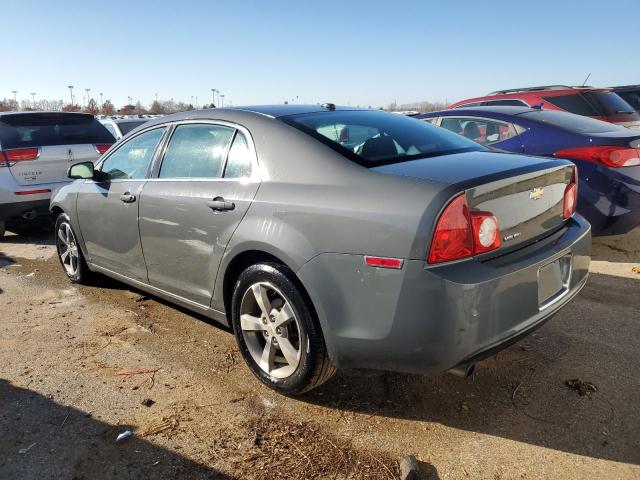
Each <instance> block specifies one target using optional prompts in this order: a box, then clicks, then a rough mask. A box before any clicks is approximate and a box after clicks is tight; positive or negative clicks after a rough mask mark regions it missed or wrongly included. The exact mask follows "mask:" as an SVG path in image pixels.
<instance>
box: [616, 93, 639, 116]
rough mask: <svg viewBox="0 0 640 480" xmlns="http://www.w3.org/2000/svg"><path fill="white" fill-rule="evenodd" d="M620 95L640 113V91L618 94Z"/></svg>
mask: <svg viewBox="0 0 640 480" xmlns="http://www.w3.org/2000/svg"><path fill="white" fill-rule="evenodd" d="M616 93H617V94H618V95H620V96H621V97H622V98H623V99H624V100H625V101H626V102H627V103H628V104H629V105H631V106H632V107H633V108H635V109H636V111H638V112H640V89H638V90H631V91H628V92H616Z"/></svg>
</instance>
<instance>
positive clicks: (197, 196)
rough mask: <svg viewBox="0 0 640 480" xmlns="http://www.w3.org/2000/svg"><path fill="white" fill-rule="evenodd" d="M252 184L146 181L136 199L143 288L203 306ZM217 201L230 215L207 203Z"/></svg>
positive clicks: (250, 195) (252, 192)
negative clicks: (229, 205)
mask: <svg viewBox="0 0 640 480" xmlns="http://www.w3.org/2000/svg"><path fill="white" fill-rule="evenodd" d="M259 185H260V183H259V182H257V181H253V182H251V181H249V182H240V181H237V180H224V179H220V180H213V181H209V180H201V181H198V180H194V181H188V180H185V181H181V180H157V179H155V180H150V181H149V182H147V183H146V185H145V186H144V189H143V194H142V196H141V198H140V238H141V239H142V248H143V250H144V259H145V262H146V265H147V272H148V278H149V284H150V285H152V286H154V287H157V288H160V289H163V290H172V289H173V291H174V292H175V293H176V294H177V295H180V296H182V297H184V298H186V299H188V300H191V301H194V302H196V303H199V304H201V305H205V306H208V305H209V304H210V302H211V295H212V294H213V285H214V283H215V280H216V274H217V271H218V266H219V264H220V259H221V257H222V254H223V253H224V250H225V248H226V246H227V243H228V242H229V239H230V238H231V236H232V235H233V232H234V231H235V229H236V228H237V226H238V224H239V223H240V221H241V220H242V218H243V217H244V215H245V213H246V212H247V210H248V208H249V205H250V204H251V201H252V200H253V197H254V196H255V194H256V192H257V191H258V187H259ZM217 197H222V198H224V200H225V201H228V202H233V204H234V209H233V210H230V211H214V210H212V209H211V208H210V207H209V206H208V205H207V202H208V201H210V200H213V199H214V198H217ZM170 203H171V204H174V205H175V208H174V209H169V208H167V205H168V204H170Z"/></svg>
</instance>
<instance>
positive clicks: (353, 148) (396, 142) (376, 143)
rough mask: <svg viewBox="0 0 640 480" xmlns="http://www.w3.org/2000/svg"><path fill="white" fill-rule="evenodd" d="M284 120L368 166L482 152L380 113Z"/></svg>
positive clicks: (315, 115) (427, 127) (328, 114)
mask: <svg viewBox="0 0 640 480" xmlns="http://www.w3.org/2000/svg"><path fill="white" fill-rule="evenodd" d="M281 120H282V121H284V122H285V123H288V124H289V125H291V126H293V127H295V128H298V129H299V130H301V131H303V132H305V133H307V134H308V135H310V136H312V137H314V138H316V139H317V140H319V141H321V142H322V143H324V144H326V145H328V146H329V147H331V148H333V149H334V150H336V151H338V152H339V153H341V154H342V155H344V156H345V157H347V158H349V159H350V160H353V161H354V162H356V163H359V164H360V165H363V166H365V167H374V166H377V165H383V164H389V163H397V162H403V161H408V160H413V159H418V158H426V157H434V156H438V155H446V154H449V153H458V152H465V151H478V150H483V147H481V146H480V145H478V144H477V143H473V142H471V141H469V140H467V139H466V138H464V137H460V136H458V135H454V134H453V133H451V132H447V131H446V130H444V129H441V128H438V127H436V126H434V125H431V124H429V123H427V122H423V121H420V120H417V119H413V118H410V117H406V116H404V115H395V114H393V113H387V112H381V111H378V110H356V111H349V110H344V111H340V110H336V111H328V112H318V113H307V114H302V115H291V116H288V117H281Z"/></svg>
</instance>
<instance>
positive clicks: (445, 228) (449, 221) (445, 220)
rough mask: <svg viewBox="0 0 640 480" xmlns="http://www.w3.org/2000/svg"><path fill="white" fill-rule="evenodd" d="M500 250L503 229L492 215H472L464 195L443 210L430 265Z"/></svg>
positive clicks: (487, 213)
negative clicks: (501, 230) (501, 229)
mask: <svg viewBox="0 0 640 480" xmlns="http://www.w3.org/2000/svg"><path fill="white" fill-rule="evenodd" d="M499 247H500V227H499V225H498V220H497V219H496V217H495V216H494V215H493V214H492V213H489V212H469V205H468V204H467V197H466V195H465V194H464V193H462V194H460V195H458V196H457V197H455V198H454V199H453V200H451V202H449V204H448V205H447V206H446V208H445V209H444V210H443V212H442V214H441V215H440V218H439V219H438V222H437V224H436V229H435V232H434V234H433V240H432V241H431V249H430V250H429V257H428V261H429V263H442V262H450V261H452V260H461V259H463V258H468V257H471V256H472V255H476V254H480V253H485V252H488V251H490V250H495V249H496V248H499Z"/></svg>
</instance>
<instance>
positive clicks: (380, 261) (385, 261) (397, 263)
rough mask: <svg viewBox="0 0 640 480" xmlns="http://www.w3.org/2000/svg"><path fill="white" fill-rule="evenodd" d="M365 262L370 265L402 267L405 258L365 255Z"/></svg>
mask: <svg viewBox="0 0 640 480" xmlns="http://www.w3.org/2000/svg"><path fill="white" fill-rule="evenodd" d="M364 263H366V264H367V265H369V266H370V267H380V268H395V269H398V270H399V269H401V268H402V263H403V260H402V259H401V258H385V257H364Z"/></svg>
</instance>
